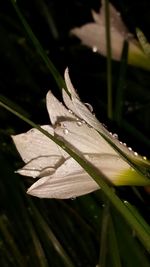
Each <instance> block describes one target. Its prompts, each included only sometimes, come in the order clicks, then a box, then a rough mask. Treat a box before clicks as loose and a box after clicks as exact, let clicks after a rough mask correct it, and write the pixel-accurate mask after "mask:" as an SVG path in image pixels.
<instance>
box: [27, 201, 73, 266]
mask: <svg viewBox="0 0 150 267" xmlns="http://www.w3.org/2000/svg"><path fill="white" fill-rule="evenodd" d="M28 201H29V199H28ZM29 203H30V207H31V210H30V211H31V216H32V218H33V220H34V223H35V224H37V225H38V227H40V229H41V230H42V232H43V234H44V236H45V237H47V239H49V240H50V241H51V243H52V245H53V246H54V248H55V250H56V251H57V253H58V255H59V256H60V257H61V259H62V261H63V262H64V264H65V266H66V267H75V266H74V264H73V262H72V260H71V259H70V257H69V255H68V254H67V253H66V251H65V250H64V248H63V246H62V245H61V244H60V242H59V241H58V239H57V238H56V236H55V235H54V233H53V232H52V230H51V229H50V227H49V225H48V224H47V222H46V221H45V220H44V219H43V217H42V216H41V214H40V213H39V212H38V210H37V209H36V207H35V206H34V204H33V203H32V202H31V201H29Z"/></svg>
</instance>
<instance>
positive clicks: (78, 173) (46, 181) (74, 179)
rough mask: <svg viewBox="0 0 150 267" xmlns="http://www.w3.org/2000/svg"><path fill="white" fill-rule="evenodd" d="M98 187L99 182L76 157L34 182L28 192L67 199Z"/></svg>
mask: <svg viewBox="0 0 150 267" xmlns="http://www.w3.org/2000/svg"><path fill="white" fill-rule="evenodd" d="M97 189H99V186H98V185H97V183H96V182H95V181H94V180H93V179H92V178H91V177H90V176H89V175H88V174H87V173H86V172H85V171H84V170H83V169H82V168H81V167H80V165H79V164H78V163H77V162H76V161H74V159H72V158H69V159H68V160H66V162H65V163H64V164H63V165H62V166H60V167H59V168H58V169H57V171H56V172H55V173H54V174H53V175H51V176H49V177H43V178H41V179H40V180H38V181H37V182H36V183H34V184H33V185H32V186H31V187H30V188H29V189H28V191H27V193H28V194H30V195H34V196H37V197H40V198H59V199H67V198H74V197H77V196H81V195H84V194H87V193H90V192H92V191H95V190H97Z"/></svg>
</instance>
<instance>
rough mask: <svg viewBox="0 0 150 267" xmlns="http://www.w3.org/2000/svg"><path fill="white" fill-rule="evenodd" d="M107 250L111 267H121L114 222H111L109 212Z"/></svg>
mask: <svg viewBox="0 0 150 267" xmlns="http://www.w3.org/2000/svg"><path fill="white" fill-rule="evenodd" d="M108 247H109V248H108V249H109V254H110V257H111V264H112V265H111V266H112V267H121V266H122V264H121V259H120V257H121V255H120V251H119V247H118V241H117V237H116V232H115V228H114V222H113V220H112V216H111V212H110V216H109V232H108Z"/></svg>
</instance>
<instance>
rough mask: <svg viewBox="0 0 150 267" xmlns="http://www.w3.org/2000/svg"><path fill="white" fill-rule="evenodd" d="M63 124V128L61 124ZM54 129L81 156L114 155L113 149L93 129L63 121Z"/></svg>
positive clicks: (78, 122) (81, 123)
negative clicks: (91, 154)
mask: <svg viewBox="0 0 150 267" xmlns="http://www.w3.org/2000/svg"><path fill="white" fill-rule="evenodd" d="M64 123H65V127H64V126H63V124H64ZM64 123H60V124H59V126H58V127H56V128H55V133H56V134H57V135H58V136H61V138H63V140H64V141H65V142H67V143H68V144H69V145H71V146H72V147H73V148H74V149H75V150H76V151H78V152H80V153H81V154H83V153H84V154H85V153H93V154H95V153H96V154H102V153H104V154H105V153H108V154H114V155H117V153H116V152H115V151H114V149H113V148H112V147H111V146H110V145H109V144H108V143H107V142H106V141H105V140H104V138H102V137H101V136H100V134H99V133H98V132H97V131H95V130H94V129H93V128H91V127H89V126H88V125H87V124H85V123H83V122H81V121H65V122H64Z"/></svg>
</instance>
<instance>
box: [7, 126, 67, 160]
mask: <svg viewBox="0 0 150 267" xmlns="http://www.w3.org/2000/svg"><path fill="white" fill-rule="evenodd" d="M42 128H43V129H44V130H46V131H47V132H49V133H50V134H52V135H53V133H54V130H53V128H52V127H51V126H49V125H45V126H42ZM12 139H13V141H14V143H15V145H16V148H17V150H18V152H19V154H20V155H21V157H22V159H23V161H24V162H25V163H28V162H29V161H31V160H33V159H36V158H39V157H43V156H50V155H53V156H54V155H56V156H63V152H62V150H61V149H60V148H59V147H58V146H57V145H56V144H55V143H54V142H53V141H51V140H50V139H49V138H48V137H47V136H45V135H44V134H43V133H41V132H40V131H38V130H37V129H34V128H33V129H31V130H29V131H28V132H26V133H22V134H18V135H15V136H12Z"/></svg>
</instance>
